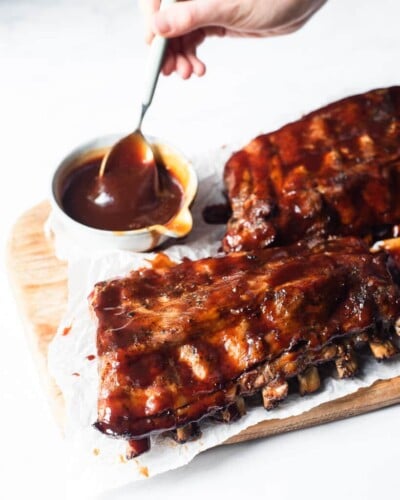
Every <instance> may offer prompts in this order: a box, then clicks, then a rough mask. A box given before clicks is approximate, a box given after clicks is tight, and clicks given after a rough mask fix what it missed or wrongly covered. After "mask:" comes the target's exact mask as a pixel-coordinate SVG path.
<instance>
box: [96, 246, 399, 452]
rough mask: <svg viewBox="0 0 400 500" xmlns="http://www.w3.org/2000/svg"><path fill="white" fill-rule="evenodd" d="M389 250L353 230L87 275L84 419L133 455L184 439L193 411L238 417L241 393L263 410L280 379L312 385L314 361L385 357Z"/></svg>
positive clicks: (394, 311)
mask: <svg viewBox="0 0 400 500" xmlns="http://www.w3.org/2000/svg"><path fill="white" fill-rule="evenodd" d="M396 251H397V253H396ZM397 254H398V248H394V249H393V248H389V251H385V250H381V251H378V252H377V253H371V252H370V251H369V249H368V247H367V245H366V244H365V242H364V241H362V240H359V239H357V238H350V237H347V238H336V239H330V240H323V239H313V240H308V241H302V242H298V243H295V244H293V245H291V246H287V247H284V248H268V249H260V250H256V251H253V252H232V253H230V254H227V255H222V256H217V257H210V258H204V259H201V260H198V261H192V260H189V259H184V260H183V261H182V262H181V263H174V262H172V261H171V260H169V258H168V257H166V256H165V255H163V254H160V255H158V256H157V257H156V258H155V260H153V262H152V263H151V266H150V267H149V268H142V269H139V270H136V271H133V272H131V273H130V274H129V275H128V276H127V277H125V278H118V279H113V280H110V281H106V282H101V283H98V284H97V285H96V286H95V288H94V290H93V292H92V294H91V297H90V302H91V308H92V311H93V312H94V315H95V317H96V321H97V350H98V356H99V380H100V383H99V398H98V418H97V421H96V423H95V426H96V427H97V429H99V430H100V431H101V432H103V433H106V434H108V435H110V436H113V437H119V438H123V439H126V440H127V441H128V451H127V455H128V456H129V457H133V456H136V455H138V454H139V453H142V452H143V451H146V450H147V449H148V448H149V436H150V435H153V434H157V433H165V432H167V433H169V434H170V435H171V436H173V437H174V438H175V439H176V440H177V441H178V442H184V441H186V440H188V439H193V438H194V437H196V436H197V435H198V434H199V427H200V423H201V421H202V420H203V419H205V418H209V419H213V420H220V421H224V422H228V421H231V420H233V419H236V418H239V417H240V416H242V415H243V413H244V412H245V411H246V401H247V399H248V398H250V397H251V398H253V399H254V398H255V397H257V396H258V397H260V401H262V402H263V404H264V406H265V408H266V409H271V408H273V407H274V406H275V405H276V404H278V403H279V402H280V401H281V400H283V399H284V398H285V397H286V395H287V394H288V381H289V380H293V381H297V382H296V383H297V384H298V389H299V391H300V393H301V394H306V393H309V392H313V391H315V390H317V389H318V388H319V385H320V380H319V372H318V368H317V367H318V365H320V364H323V363H327V362H331V364H333V366H334V365H336V370H337V373H338V375H339V377H348V376H352V375H354V373H355V372H356V370H357V354H356V352H357V349H359V348H360V346H364V348H366V349H369V350H370V351H372V354H373V355H374V356H375V357H376V358H378V359H383V358H387V357H391V356H392V355H394V354H395V353H397V347H396V343H397V341H396V337H395V333H396V322H397V320H398V318H399V317H400V291H399V288H398V285H397V282H396V281H397V278H398V277H399V273H398V270H399V269H400V260H396V258H397V257H396V256H397Z"/></svg>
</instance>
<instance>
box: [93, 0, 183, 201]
mask: <svg viewBox="0 0 400 500" xmlns="http://www.w3.org/2000/svg"><path fill="white" fill-rule="evenodd" d="M176 1H177V0H162V1H161V5H160V9H163V8H165V7H167V6H168V5H171V4H173V3H175V2H176ZM166 46H167V39H165V38H163V37H161V36H155V38H154V40H153V41H152V43H151V47H150V54H149V58H148V63H147V68H146V71H145V81H144V92H143V98H142V106H141V111H140V115H139V120H138V124H137V126H136V128H135V131H134V132H133V133H132V134H129V135H128V136H126V137H124V138H123V139H121V140H120V141H119V142H117V144H115V145H114V146H113V147H112V149H111V150H110V151H109V152H108V154H106V155H105V156H104V158H103V160H102V162H101V165H100V169H99V179H100V180H101V179H102V177H103V175H104V172H105V171H106V170H107V171H112V170H113V169H116V170H117V169H118V168H132V169H136V172H135V174H133V175H136V176H137V180H138V182H137V185H138V194H141V196H140V197H141V198H143V200H144V199H146V200H147V201H148V200H149V197H150V199H156V197H157V194H158V192H159V188H160V185H159V175H158V168H157V162H156V156H157V155H156V154H155V152H154V151H153V149H152V146H151V144H150V143H149V142H148V141H147V140H146V139H145V137H144V136H143V134H142V131H141V126H142V122H143V118H144V116H145V114H146V111H147V110H148V108H149V106H150V104H151V102H152V100H153V96H154V91H155V89H156V85H157V81H158V77H159V75H160V70H161V65H162V62H163V58H164V54H165V49H166ZM138 169H140V170H141V171H140V172H139V171H138ZM108 198H109V199H112V193H110V196H109V197H108ZM138 202H140V200H138Z"/></svg>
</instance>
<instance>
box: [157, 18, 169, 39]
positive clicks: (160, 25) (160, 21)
mask: <svg viewBox="0 0 400 500" xmlns="http://www.w3.org/2000/svg"><path fill="white" fill-rule="evenodd" d="M155 25H156V28H157V31H158V32H159V33H160V34H161V35H164V34H166V33H168V32H169V31H171V26H170V24H169V22H168V21H167V19H165V17H163V16H158V17H156V19H155Z"/></svg>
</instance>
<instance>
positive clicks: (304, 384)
mask: <svg viewBox="0 0 400 500" xmlns="http://www.w3.org/2000/svg"><path fill="white" fill-rule="evenodd" d="M297 380H298V381H299V392H300V394H301V395H302V396H304V395H305V394H310V393H312V392H315V391H317V390H318V389H319V388H320V385H321V381H320V378H319V373H318V369H317V368H316V367H315V366H309V367H308V368H306V369H305V370H304V372H303V373H301V374H300V375H297Z"/></svg>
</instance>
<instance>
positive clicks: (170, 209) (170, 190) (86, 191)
mask: <svg viewBox="0 0 400 500" xmlns="http://www.w3.org/2000/svg"><path fill="white" fill-rule="evenodd" d="M102 159H103V158H102V156H99V157H98V158H94V159H93V158H92V159H90V160H87V161H86V162H83V163H82V164H81V165H79V166H78V167H77V168H76V169H75V170H74V171H73V172H72V173H71V174H70V175H69V176H68V177H67V179H66V181H65V183H64V186H62V197H61V205H62V208H63V209H64V211H65V213H66V214H67V215H69V216H70V217H71V218H72V219H74V220H76V221H77V222H80V223H82V224H85V225H86V226H90V227H94V228H97V229H105V230H110V231H129V230H133V229H141V228H144V227H148V226H152V225H154V224H165V223H167V222H168V221H169V220H170V219H171V218H172V217H173V216H174V215H176V214H177V213H178V211H179V209H180V206H181V203H182V198H183V192H182V187H181V186H180V184H179V183H178V181H177V179H175V178H174V177H173V175H172V174H171V173H170V172H169V171H168V170H167V169H166V168H163V166H161V168H160V169H159V181H160V192H159V193H158V196H157V197H156V198H152V199H148V200H146V201H145V203H142V204H139V205H138V203H137V202H136V200H135V196H138V193H139V192H140V191H139V190H140V187H139V186H138V185H137V179H136V177H135V176H134V175H133V176H132V175H129V168H126V169H123V168H120V169H118V170H115V169H113V172H112V173H111V174H110V173H107V170H106V172H105V173H104V176H103V178H102V179H99V177H98V174H99V168H100V165H101V161H102ZM138 168H140V166H139V167H138ZM109 192H112V193H113V194H114V196H113V198H112V199H108V200H107V198H105V197H104V195H102V193H109ZM99 196H103V200H102V201H103V202H104V200H105V202H104V203H98V202H95V200H96V199H99V198H98V197H99ZM100 199H101V198H100ZM132 207H134V209H133V208H132Z"/></svg>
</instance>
